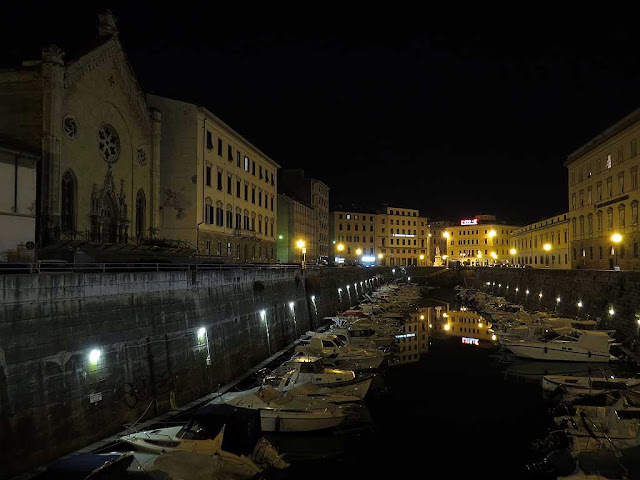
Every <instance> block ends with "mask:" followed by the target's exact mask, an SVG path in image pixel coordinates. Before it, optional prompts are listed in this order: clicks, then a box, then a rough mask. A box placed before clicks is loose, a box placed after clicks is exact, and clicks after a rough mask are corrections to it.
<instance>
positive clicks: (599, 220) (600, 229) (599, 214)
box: [565, 210, 602, 243]
mask: <svg viewBox="0 0 640 480" xmlns="http://www.w3.org/2000/svg"><path fill="white" fill-rule="evenodd" d="M596 215H597V217H598V231H599V232H601V231H602V210H598V213H597V214H596ZM565 243H567V239H566V238H565Z"/></svg>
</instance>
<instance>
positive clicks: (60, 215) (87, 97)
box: [0, 12, 161, 249]
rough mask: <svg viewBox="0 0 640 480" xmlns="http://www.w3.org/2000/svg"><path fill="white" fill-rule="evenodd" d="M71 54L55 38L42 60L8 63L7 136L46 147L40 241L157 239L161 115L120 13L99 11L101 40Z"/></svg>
mask: <svg viewBox="0 0 640 480" xmlns="http://www.w3.org/2000/svg"><path fill="white" fill-rule="evenodd" d="M64 57H65V54H64V52H63V51H62V50H61V49H60V48H58V47H57V46H48V47H45V48H43V50H42V58H41V59H40V60H36V61H25V62H22V65H21V66H19V67H17V68H7V69H2V70H0V99H1V100H0V140H5V141H8V142H19V143H20V144H21V145H26V146H27V148H28V149H29V150H30V151H33V152H37V153H38V154H39V155H40V159H39V163H38V167H37V192H38V195H37V202H36V203H37V214H38V215H37V216H38V223H37V226H36V237H37V243H38V244H39V247H40V248H42V249H46V248H47V247H48V246H51V245H56V244H60V243H61V242H65V241H73V240H82V241H84V242H91V243H101V244H105V243H109V244H135V243H141V242H144V241H146V240H148V239H152V238H154V237H155V236H156V234H157V232H158V227H159V225H158V205H159V202H158V197H159V192H160V190H159V189H160V169H159V161H160V121H161V117H160V113H159V112H157V111H154V110H152V109H150V108H149V106H148V104H147V102H146V98H145V95H144V93H143V92H142V90H141V88H140V86H139V84H138V82H137V79H136V77H135V75H134V74H133V71H132V69H131V66H130V64H129V62H128V60H127V58H126V55H125V53H124V51H123V49H122V46H121V44H120V41H119V39H118V32H117V28H116V25H115V20H114V18H113V16H112V15H111V14H110V13H109V12H106V13H104V14H101V15H100V17H99V27H98V42H97V46H95V48H93V49H92V50H90V51H89V52H88V53H86V54H84V55H81V56H80V57H79V58H77V59H74V60H71V61H68V62H67V61H65V58H64Z"/></svg>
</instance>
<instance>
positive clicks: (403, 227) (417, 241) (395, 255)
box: [375, 207, 432, 267]
mask: <svg viewBox="0 0 640 480" xmlns="http://www.w3.org/2000/svg"><path fill="white" fill-rule="evenodd" d="M428 225H429V224H428V219H427V218H425V217H420V212H419V211H418V210H414V209H410V208H398V207H386V208H385V210H384V211H381V212H379V213H378V215H377V218H376V235H375V236H376V248H375V251H376V254H377V255H382V257H381V258H380V265H383V266H391V267H393V266H411V265H415V266H418V265H428V264H429V263H428V262H429V259H430V258H431V259H432V256H431V255H430V253H429V246H430V245H429V236H428V235H429V229H428Z"/></svg>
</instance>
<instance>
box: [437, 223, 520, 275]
mask: <svg viewBox="0 0 640 480" xmlns="http://www.w3.org/2000/svg"><path fill="white" fill-rule="evenodd" d="M517 228H519V227H518V226H516V225H506V224H503V223H499V222H497V221H496V217H495V216H494V215H477V216H476V217H474V218H473V219H463V220H460V225H456V226H451V227H448V228H447V229H446V230H445V231H444V232H443V233H442V235H443V237H444V238H446V239H447V243H448V246H447V262H449V263H450V262H452V261H459V262H461V263H463V264H467V265H495V264H499V263H507V262H509V260H510V257H509V255H510V254H509V236H510V235H511V233H512V232H513V230H515V229H517Z"/></svg>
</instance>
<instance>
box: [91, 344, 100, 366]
mask: <svg viewBox="0 0 640 480" xmlns="http://www.w3.org/2000/svg"><path fill="white" fill-rule="evenodd" d="M101 356H102V351H101V350H99V349H97V348H94V349H93V350H91V351H90V352H89V362H91V363H92V364H93V365H95V364H96V363H98V361H100V357H101Z"/></svg>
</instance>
